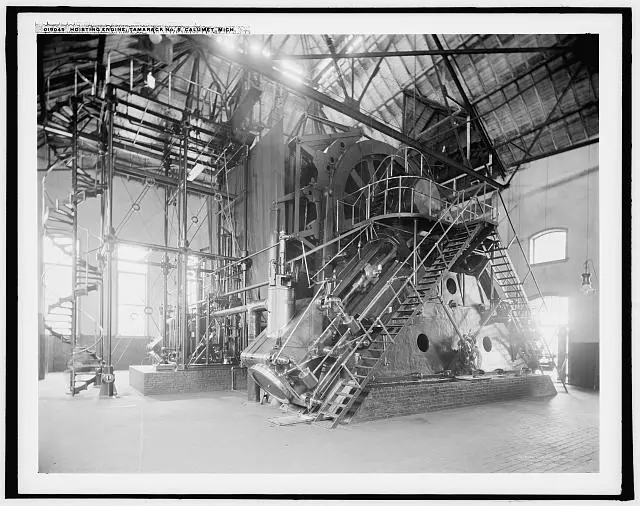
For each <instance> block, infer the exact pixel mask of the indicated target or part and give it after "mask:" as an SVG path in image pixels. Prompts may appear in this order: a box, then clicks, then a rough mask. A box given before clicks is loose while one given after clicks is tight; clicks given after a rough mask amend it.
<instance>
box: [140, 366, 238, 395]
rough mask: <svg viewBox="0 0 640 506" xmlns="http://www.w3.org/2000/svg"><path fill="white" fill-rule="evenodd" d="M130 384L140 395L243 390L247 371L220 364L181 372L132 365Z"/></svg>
mask: <svg viewBox="0 0 640 506" xmlns="http://www.w3.org/2000/svg"><path fill="white" fill-rule="evenodd" d="M232 374H233V380H232ZM129 384H130V385H131V386H132V387H133V388H135V389H136V390H137V391H138V392H140V393H141V394H143V395H161V394H175V393H190V392H211V391H223V390H232V389H233V390H244V389H246V388H247V370H246V369H245V368H240V367H238V366H231V365H223V364H219V365H210V366H206V367H193V368H190V369H185V370H184V371H156V367H155V366H153V365H132V366H130V367H129Z"/></svg>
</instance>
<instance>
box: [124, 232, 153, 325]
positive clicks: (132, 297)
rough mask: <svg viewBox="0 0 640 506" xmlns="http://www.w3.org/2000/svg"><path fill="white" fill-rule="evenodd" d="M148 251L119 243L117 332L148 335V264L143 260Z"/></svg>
mask: <svg viewBox="0 0 640 506" xmlns="http://www.w3.org/2000/svg"><path fill="white" fill-rule="evenodd" d="M146 256H147V251H146V250H145V249H143V248H138V247H134V246H125V245H119V246H118V335H120V336H124V337H144V336H146V335H147V317H146V314H145V311H144V310H145V308H146V307H147V265H146V264H143V263H140V262H142V261H144V259H145V257H146Z"/></svg>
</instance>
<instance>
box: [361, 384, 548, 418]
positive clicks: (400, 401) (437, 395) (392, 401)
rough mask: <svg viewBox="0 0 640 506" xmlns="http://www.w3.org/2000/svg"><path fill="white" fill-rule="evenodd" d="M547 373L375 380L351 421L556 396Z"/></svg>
mask: <svg viewBox="0 0 640 506" xmlns="http://www.w3.org/2000/svg"><path fill="white" fill-rule="evenodd" d="M556 394H557V391H556V388H555V386H554V384H553V382H552V381H551V378H550V377H549V376H546V375H530V376H504V377H488V378H483V379H476V380H473V381H447V382H437V383H436V382H433V381H427V380H422V381H405V382H388V383H382V382H381V383H371V384H370V386H369V388H368V391H365V395H366V396H365V397H364V399H363V401H362V402H361V404H360V408H359V409H358V410H357V412H356V413H355V415H354V417H353V418H352V419H351V423H357V422H363V421H368V420H377V419H380V418H389V417H392V416H401V415H412V414H416V413H424V412H429V411H438V410H442V409H450V408H458V407H461V406H470V405H473V404H484V403H489V402H495V401H504V400H511V399H518V398H522V397H546V396H553V395H556Z"/></svg>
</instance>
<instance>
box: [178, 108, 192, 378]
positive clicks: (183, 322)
mask: <svg viewBox="0 0 640 506" xmlns="http://www.w3.org/2000/svg"><path fill="white" fill-rule="evenodd" d="M188 150H189V117H188V115H187V114H186V113H185V116H184V118H183V125H182V186H181V188H180V190H181V195H182V216H181V218H182V220H181V221H182V223H181V224H182V238H181V244H180V247H181V248H183V251H182V253H181V256H182V266H181V267H182V273H181V274H182V275H181V278H182V280H181V281H182V283H181V284H180V285H179V288H180V289H181V290H182V308H183V314H182V317H181V319H180V327H181V332H180V333H181V335H182V347H183V350H184V351H183V354H182V364H183V365H184V366H185V367H186V365H187V362H188V358H189V353H190V349H189V335H188V328H187V318H188V316H189V307H188V302H189V301H188V299H187V296H188V294H187V264H188V255H187V248H188V246H189V243H188V241H187V227H188V223H187V214H188V212H189V210H188V207H187V169H188V159H187V155H188V152H189V151H188Z"/></svg>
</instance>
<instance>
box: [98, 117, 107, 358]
mask: <svg viewBox="0 0 640 506" xmlns="http://www.w3.org/2000/svg"><path fill="white" fill-rule="evenodd" d="M99 121H100V120H98V122H99ZM99 130H100V128H98V131H99ZM99 149H100V151H99V153H98V164H99V171H100V185H101V187H102V188H103V191H102V193H101V194H100V234H101V235H102V241H103V245H104V223H105V211H106V200H105V194H104V187H105V165H106V164H105V156H106V154H107V150H106V146H105V144H104V141H103V140H101V141H100V147H99ZM101 264H102V265H101V273H102V283H100V285H99V289H98V299H99V300H98V311H99V312H98V321H99V322H100V334H101V337H102V339H100V347H99V349H98V350H96V352H97V354H98V356H99V357H100V360H103V359H104V335H105V329H104V304H105V299H104V279H105V275H104V271H105V265H104V259H101Z"/></svg>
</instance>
